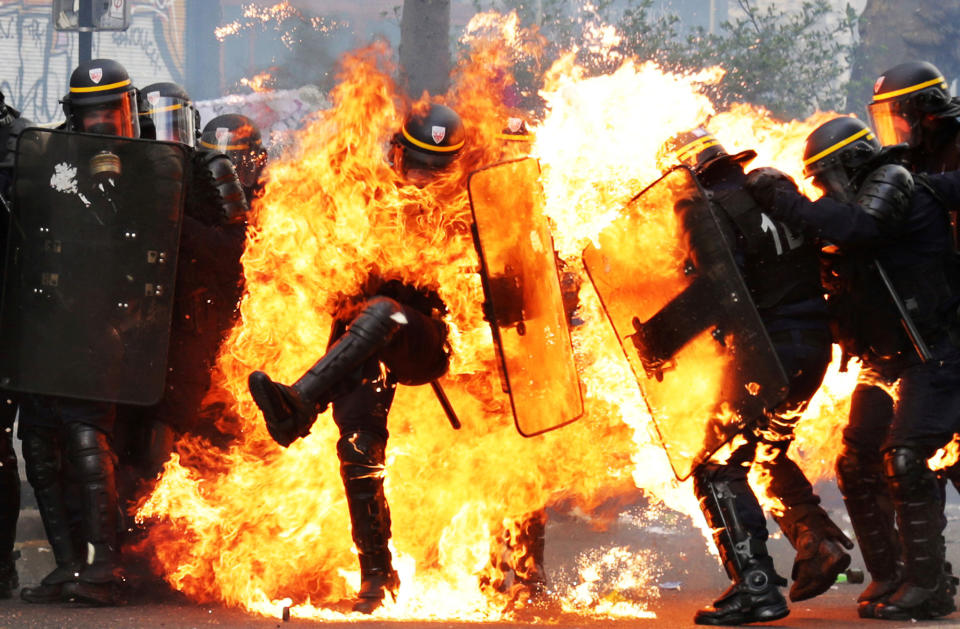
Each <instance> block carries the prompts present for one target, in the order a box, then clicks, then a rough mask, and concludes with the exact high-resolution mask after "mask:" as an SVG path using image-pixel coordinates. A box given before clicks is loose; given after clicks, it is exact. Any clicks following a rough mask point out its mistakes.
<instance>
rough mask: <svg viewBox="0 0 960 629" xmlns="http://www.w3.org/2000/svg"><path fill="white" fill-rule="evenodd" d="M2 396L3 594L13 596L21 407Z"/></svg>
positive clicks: (0, 528) (0, 501)
mask: <svg viewBox="0 0 960 629" xmlns="http://www.w3.org/2000/svg"><path fill="white" fill-rule="evenodd" d="M4 398H5V396H2V397H0V598H10V596H11V594H12V592H13V590H15V589H17V588H18V587H20V580H19V579H18V577H17V566H16V560H17V557H19V556H20V553H17V552H15V551H14V550H13V544H14V542H15V541H16V538H17V518H18V517H19V515H20V474H19V473H18V471H17V455H16V452H15V451H14V449H13V420H14V419H15V416H16V413H17V407H16V406H15V405H14V404H12V403H11V402H10V401H9V400H7V399H4Z"/></svg>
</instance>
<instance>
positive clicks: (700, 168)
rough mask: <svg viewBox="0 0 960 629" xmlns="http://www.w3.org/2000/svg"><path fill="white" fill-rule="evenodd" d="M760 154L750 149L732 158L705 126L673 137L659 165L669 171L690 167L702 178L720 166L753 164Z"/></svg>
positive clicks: (665, 145)
mask: <svg viewBox="0 0 960 629" xmlns="http://www.w3.org/2000/svg"><path fill="white" fill-rule="evenodd" d="M756 156H757V152H756V151H752V150H746V151H740V152H739V153H734V154H733V155H730V154H729V153H727V150H726V149H725V148H723V145H722V144H720V140H718V139H717V138H716V136H714V135H713V134H712V133H710V132H709V131H707V130H706V129H705V128H703V127H695V128H693V129H690V130H689V131H684V132H682V133H678V134H677V135H675V136H673V137H672V138H670V139H669V140H667V141H666V142H664V143H663V145H662V146H661V147H660V150H659V151H658V152H657V166H658V168H659V169H660V171H661V172H666V171H667V170H670V168H672V167H674V166H676V165H678V164H679V165H683V166H689V167H690V168H691V169H692V170H693V171H694V172H695V173H697V174H698V175H700V174H703V173H704V172H705V171H706V170H707V169H708V168H710V167H711V166H714V165H716V164H720V163H731V162H732V163H735V164H739V165H741V166H745V165H747V164H749V163H750V162H751V161H753V159H754V158H755V157H756Z"/></svg>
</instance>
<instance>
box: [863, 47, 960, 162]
mask: <svg viewBox="0 0 960 629" xmlns="http://www.w3.org/2000/svg"><path fill="white" fill-rule="evenodd" d="M867 111H868V112H869V114H870V121H871V123H872V124H873V128H874V129H876V130H877V136H878V137H879V138H880V142H881V143H883V144H885V145H891V144H899V143H901V142H907V143H909V144H911V145H916V144H918V143H919V142H920V135H919V134H920V133H921V125H920V123H921V122H922V121H923V120H924V118H926V117H932V118H952V117H956V116H960V101H958V100H957V99H956V98H952V97H951V96H950V92H949V90H948V88H947V82H946V80H945V79H944V78H943V74H942V73H941V72H940V70H938V69H937V67H936V66H935V65H933V64H932V63H927V62H926V61H908V62H907V63H901V64H900V65H898V66H894V67H892V68H890V69H889V70H887V71H886V72H884V73H883V74H882V75H881V76H880V77H879V78H878V79H877V80H876V82H875V83H874V84H873V100H872V101H871V102H870V104H869V105H867Z"/></svg>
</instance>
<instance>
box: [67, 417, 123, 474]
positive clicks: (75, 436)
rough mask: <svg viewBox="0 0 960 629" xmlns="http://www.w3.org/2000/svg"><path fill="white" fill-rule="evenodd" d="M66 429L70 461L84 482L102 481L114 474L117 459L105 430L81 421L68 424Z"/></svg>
mask: <svg viewBox="0 0 960 629" xmlns="http://www.w3.org/2000/svg"><path fill="white" fill-rule="evenodd" d="M66 431H67V451H68V452H69V455H70V462H71V463H73V465H74V467H75V468H76V472H77V475H78V476H79V477H80V480H81V481H82V482H97V481H102V480H104V479H105V478H106V477H108V476H110V475H111V474H112V472H113V467H114V464H115V463H116V460H115V458H114V453H113V450H112V449H111V447H110V439H109V438H108V437H107V435H106V434H105V433H104V432H103V431H101V430H98V429H97V428H94V427H93V426H90V425H87V424H81V423H71V424H68V425H67V427H66Z"/></svg>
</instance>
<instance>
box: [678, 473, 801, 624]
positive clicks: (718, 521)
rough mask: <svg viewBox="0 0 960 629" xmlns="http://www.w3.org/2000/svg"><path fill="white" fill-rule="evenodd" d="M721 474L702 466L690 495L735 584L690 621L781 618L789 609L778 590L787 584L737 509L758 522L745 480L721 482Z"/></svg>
mask: <svg viewBox="0 0 960 629" xmlns="http://www.w3.org/2000/svg"><path fill="white" fill-rule="evenodd" d="M717 470H719V473H718V472H717ZM724 472H725V470H724V469H723V467H722V466H719V467H714V466H712V465H710V464H707V465H704V466H702V467H701V469H700V470H699V471H698V472H697V475H696V476H695V477H694V490H695V491H696V493H697V496H698V497H699V498H700V508H701V509H702V510H703V514H704V516H706V519H707V523H708V524H709V525H710V527H711V528H712V529H713V531H714V534H713V538H714V542H716V544H717V549H718V550H719V551H720V559H721V560H722V561H723V567H724V568H725V569H726V571H727V574H728V575H729V576H730V578H731V579H733V585H731V586H730V588H729V589H728V590H727V591H726V592H724V593H723V594H722V595H721V596H720V598H718V599H717V600H716V601H714V603H713V605H712V606H711V607H709V608H707V609H701V610H700V611H698V612H697V613H696V615H695V616H694V618H693V621H694V622H695V623H696V624H698V625H743V624H748V623H753V622H769V621H772V620H777V619H778V618H784V617H785V616H787V615H788V614H789V613H790V609H789V608H788V607H787V601H786V599H784V598H783V594H781V593H780V590H779V588H780V587H782V586H784V585H786V580H785V579H784V578H783V577H781V576H779V575H778V574H777V573H776V571H775V570H774V568H773V559H772V558H771V557H770V555H769V554H768V553H767V546H766V543H765V542H764V541H762V539H757V538H755V537H753V536H751V534H750V533H749V532H748V531H747V529H746V528H745V527H744V525H743V521H742V516H741V513H740V509H746V508H748V507H749V508H751V510H750V513H751V514H752V515H753V516H756V517H759V518H760V519H761V521H762V514H763V512H762V511H761V510H760V505H759V504H757V502H756V497H755V496H753V494H752V492H751V491H750V488H749V486H748V485H747V483H746V479H745V478H737V479H735V480H730V481H727V480H721V478H722V477H723V474H724ZM744 474H745V472H744ZM738 498H739V499H740V500H739V501H738ZM738 502H739V504H738Z"/></svg>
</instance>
